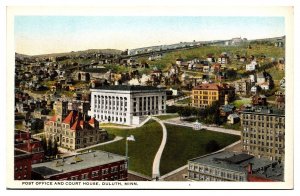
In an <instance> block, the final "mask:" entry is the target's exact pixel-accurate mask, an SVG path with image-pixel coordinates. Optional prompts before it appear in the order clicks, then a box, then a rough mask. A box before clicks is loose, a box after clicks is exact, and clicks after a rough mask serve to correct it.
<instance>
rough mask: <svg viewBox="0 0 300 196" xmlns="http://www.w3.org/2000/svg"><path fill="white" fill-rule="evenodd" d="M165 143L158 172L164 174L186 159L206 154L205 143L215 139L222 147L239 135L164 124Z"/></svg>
mask: <svg viewBox="0 0 300 196" xmlns="http://www.w3.org/2000/svg"><path fill="white" fill-rule="evenodd" d="M166 127H167V131H168V137H167V143H166V147H165V149H164V152H163V154H162V159H161V162H160V173H161V175H164V174H166V173H169V172H171V171H173V170H175V169H177V168H179V167H181V166H183V165H186V164H187V160H189V159H191V158H195V157H197V156H201V155H204V154H207V152H206V151H205V147H206V144H207V143H208V142H209V141H210V140H215V141H217V142H218V144H219V145H220V148H223V147H225V146H227V145H230V144H232V143H233V142H235V141H237V140H239V139H240V137H239V136H235V135H229V134H224V133H217V132H212V131H207V130H201V131H195V130H193V129H192V128H189V127H181V126H174V125H166Z"/></svg>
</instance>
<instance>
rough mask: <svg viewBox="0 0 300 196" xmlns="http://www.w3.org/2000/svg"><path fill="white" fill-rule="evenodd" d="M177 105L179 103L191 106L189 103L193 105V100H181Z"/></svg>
mask: <svg viewBox="0 0 300 196" xmlns="http://www.w3.org/2000/svg"><path fill="white" fill-rule="evenodd" d="M176 103H178V104H189V103H192V99H191V98H187V99H183V100H180V101H176Z"/></svg>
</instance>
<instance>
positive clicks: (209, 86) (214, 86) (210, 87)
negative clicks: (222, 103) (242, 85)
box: [193, 83, 234, 90]
mask: <svg viewBox="0 0 300 196" xmlns="http://www.w3.org/2000/svg"><path fill="white" fill-rule="evenodd" d="M227 89H231V90H232V89H234V88H233V87H231V86H229V85H228V84H226V83H222V84H221V83H220V84H217V83H212V84H209V83H208V84H200V85H198V86H196V87H194V88H193V90H227Z"/></svg>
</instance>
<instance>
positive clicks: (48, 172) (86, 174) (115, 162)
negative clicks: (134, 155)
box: [32, 151, 128, 181]
mask: <svg viewBox="0 0 300 196" xmlns="http://www.w3.org/2000/svg"><path fill="white" fill-rule="evenodd" d="M127 178H128V171H127V159H126V157H125V156H121V155H117V154H112V153H109V152H104V151H90V152H87V153H82V154H78V155H73V156H70V157H65V158H61V159H56V160H53V161H50V162H44V163H39V164H35V165H33V166H32V179H33V180H89V181H93V180H102V181H103V180H108V181H116V180H118V181H126V180H127Z"/></svg>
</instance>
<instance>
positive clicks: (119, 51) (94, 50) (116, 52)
mask: <svg viewBox="0 0 300 196" xmlns="http://www.w3.org/2000/svg"><path fill="white" fill-rule="evenodd" d="M95 52H97V53H103V54H119V55H120V54H121V52H122V51H121V50H117V49H88V50H81V51H71V52H61V53H51V54H39V55H26V54H20V53H16V57H17V56H19V57H44V56H47V57H55V56H64V55H71V56H75V55H82V54H88V53H95Z"/></svg>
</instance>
